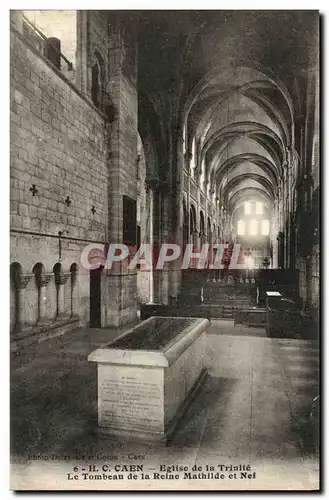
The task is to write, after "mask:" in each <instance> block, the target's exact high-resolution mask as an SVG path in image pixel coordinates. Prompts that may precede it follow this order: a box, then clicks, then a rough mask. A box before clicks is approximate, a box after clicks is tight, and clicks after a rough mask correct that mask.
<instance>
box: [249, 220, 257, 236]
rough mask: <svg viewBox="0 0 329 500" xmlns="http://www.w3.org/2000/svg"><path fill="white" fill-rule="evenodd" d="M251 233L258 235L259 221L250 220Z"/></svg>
mask: <svg viewBox="0 0 329 500" xmlns="http://www.w3.org/2000/svg"><path fill="white" fill-rule="evenodd" d="M249 234H250V235H251V236H256V235H257V221H256V220H251V221H250V225H249Z"/></svg>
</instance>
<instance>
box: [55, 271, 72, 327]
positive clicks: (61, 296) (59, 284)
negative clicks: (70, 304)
mask: <svg viewBox="0 0 329 500" xmlns="http://www.w3.org/2000/svg"><path fill="white" fill-rule="evenodd" d="M70 276H71V273H60V274H58V275H57V276H56V277H55V279H56V288H57V315H56V319H58V318H63V317H64V316H66V314H65V283H66V282H67V280H68V279H69V277H70Z"/></svg>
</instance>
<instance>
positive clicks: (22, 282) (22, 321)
mask: <svg viewBox="0 0 329 500" xmlns="http://www.w3.org/2000/svg"><path fill="white" fill-rule="evenodd" d="M32 277H34V274H21V275H20V277H19V282H18V318H17V322H16V331H18V332H22V331H24V330H25V329H26V328H27V321H26V307H27V303H26V287H27V285H28V284H29V282H30V281H31V279H32Z"/></svg>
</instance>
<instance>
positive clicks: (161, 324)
mask: <svg viewBox="0 0 329 500" xmlns="http://www.w3.org/2000/svg"><path fill="white" fill-rule="evenodd" d="M208 325H209V320H207V319H203V318H172V317H159V316H158V317H151V318H149V319H147V320H146V321H143V322H142V323H140V324H139V325H137V326H136V327H134V328H133V329H131V330H129V331H127V332H125V333H124V334H123V335H122V336H121V337H119V338H118V339H116V340H114V341H113V342H111V343H110V344H108V345H106V346H104V347H102V348H100V349H97V350H96V351H94V352H92V353H91V354H90V355H89V356H88V361H94V362H96V363H97V366H98V425H99V428H100V430H101V431H104V432H108V433H110V434H115V435H120V436H125V437H129V438H137V439H142V440H157V441H166V440H167V439H168V438H169V437H170V435H171V434H172V432H173V430H174V428H175V426H176V424H177V423H178V421H179V418H180V417H181V416H182V415H183V413H184V411H185V410H186V408H187V406H188V404H189V401H190V400H191V399H192V397H193V395H194V394H195V392H196V390H197V389H198V387H199V386H200V385H201V383H202V381H203V379H204V377H205V375H206V370H205V347H206V329H207V328H208Z"/></svg>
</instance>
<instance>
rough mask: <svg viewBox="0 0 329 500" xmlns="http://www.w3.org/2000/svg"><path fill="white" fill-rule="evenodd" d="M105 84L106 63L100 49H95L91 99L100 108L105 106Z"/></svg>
mask: <svg viewBox="0 0 329 500" xmlns="http://www.w3.org/2000/svg"><path fill="white" fill-rule="evenodd" d="M104 84H105V64H104V60H103V57H102V56H101V54H100V53H99V51H98V50H96V51H95V54H94V59H93V65H92V68H91V99H92V101H93V103H94V104H95V106H96V107H97V108H99V109H102V107H103V104H104V103H103V94H104Z"/></svg>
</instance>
